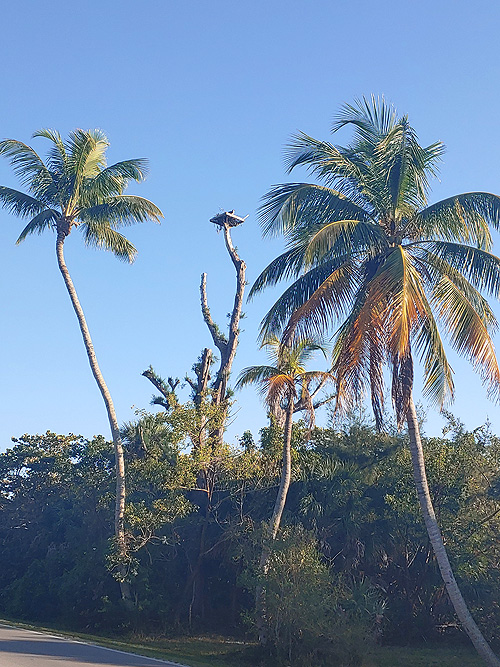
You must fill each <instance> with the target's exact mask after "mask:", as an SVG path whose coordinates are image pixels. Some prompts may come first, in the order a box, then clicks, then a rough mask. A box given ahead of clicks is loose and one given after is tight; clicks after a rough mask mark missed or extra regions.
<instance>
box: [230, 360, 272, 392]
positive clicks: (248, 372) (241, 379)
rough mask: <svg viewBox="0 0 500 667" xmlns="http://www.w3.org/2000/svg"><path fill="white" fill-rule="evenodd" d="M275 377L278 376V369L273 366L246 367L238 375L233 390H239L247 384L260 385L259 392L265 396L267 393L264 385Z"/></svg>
mask: <svg viewBox="0 0 500 667" xmlns="http://www.w3.org/2000/svg"><path fill="white" fill-rule="evenodd" d="M275 375H279V369H278V368H276V367H275V366H248V367H247V368H244V369H243V370H242V371H241V373H240V374H239V376H238V379H237V380H236V384H235V388H236V389H241V388H242V387H246V386H247V385H249V384H259V385H262V386H261V391H262V392H263V393H264V394H265V393H266V392H267V387H266V386H265V383H266V382H268V381H269V380H270V378H272V377H274V376H275Z"/></svg>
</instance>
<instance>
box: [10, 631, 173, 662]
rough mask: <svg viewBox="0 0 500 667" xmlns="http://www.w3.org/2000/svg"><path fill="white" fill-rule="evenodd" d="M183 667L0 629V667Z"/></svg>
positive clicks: (28, 632)
mask: <svg viewBox="0 0 500 667" xmlns="http://www.w3.org/2000/svg"><path fill="white" fill-rule="evenodd" d="M110 665H113V667H162V666H163V667H167V666H168V665H170V667H186V665H179V663H175V662H166V661H164V660H155V659H154V658H143V657H141V656H139V655H132V654H131V653H124V652H122V651H114V650H112V649H108V648H102V647H100V646H93V645H92V644H84V643H82V642H79V641H73V640H71V639H65V638H64V637H56V636H54V635H45V634H42V633H40V632H33V631H32V630H23V629H22V628H15V627H12V626H8V625H0V666H1V667H109V666H110Z"/></svg>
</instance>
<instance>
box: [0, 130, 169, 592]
mask: <svg viewBox="0 0 500 667" xmlns="http://www.w3.org/2000/svg"><path fill="white" fill-rule="evenodd" d="M33 137H43V138H45V139H48V140H49V141H50V143H51V146H50V149H49V151H48V155H47V159H46V160H45V161H44V160H42V158H40V157H39V155H38V154H37V153H36V151H35V150H34V149H33V148H31V147H30V146H27V145H26V144H24V143H22V142H20V141H16V140H14V139H5V140H3V141H0V154H2V155H5V156H6V157H7V158H8V159H9V160H10V162H11V164H12V166H13V168H14V171H15V172H16V174H17V176H18V177H19V178H20V180H21V181H22V183H23V185H24V186H25V187H26V188H27V190H28V193H29V194H25V193H24V192H20V191H18V190H14V189H12V188H8V187H4V186H1V187H0V205H1V206H3V207H4V208H6V209H7V210H9V211H10V212H12V213H14V214H15V215H17V216H18V217H20V218H25V219H28V220H29V222H28V224H27V225H26V226H25V227H24V229H23V231H22V232H21V234H20V236H19V238H18V239H17V243H21V241H24V239H25V238H26V237H27V236H28V235H29V234H41V233H42V232H43V231H45V230H47V229H48V230H51V231H53V232H55V236H56V256H57V263H58V266H59V270H60V271H61V274H62V277H63V280H64V283H65V285H66V289H67V290H68V294H69V296H70V299H71V303H72V305H73V308H74V310H75V313H76V317H77V319H78V324H79V326H80V331H81V333H82V337H83V342H84V345H85V349H86V351H87V356H88V359H89V363H90V367H91V369H92V373H93V375H94V378H95V380H96V382H97V385H98V387H99V390H100V392H101V395H102V398H103V400H104V403H105V405H106V410H107V413H108V419H109V425H110V427H111V433H112V437H113V445H114V452H115V461H116V504H115V538H116V543H117V548H118V555H119V559H120V561H121V563H122V565H121V567H120V572H119V576H120V579H121V590H122V597H123V598H124V599H125V600H129V599H130V592H129V587H128V584H127V582H126V581H125V571H126V568H125V565H124V563H125V562H126V560H127V545H126V539H125V530H124V512H125V466H124V460H123V447H122V441H121V438H120V429H119V427H118V421H117V418H116V413H115V408H114V405H113V401H112V399H111V394H110V393H109V390H108V387H107V386H106V383H105V381H104V378H103V376H102V373H101V371H100V368H99V365H98V363H97V358H96V355H95V351H94V346H93V344H92V339H91V337H90V332H89V329H88V326H87V322H86V320H85V315H84V313H83V310H82V307H81V305H80V302H79V300H78V296H77V293H76V290H75V287H74V285H73V281H72V279H71V276H70V274H69V271H68V268H67V266H66V262H65V260H64V242H65V241H66V238H67V237H68V236H69V235H70V233H71V232H72V231H73V230H74V229H77V230H79V231H81V232H82V234H83V240H84V242H85V244H86V245H87V246H93V247H96V248H103V249H105V250H111V252H113V253H114V254H115V255H116V256H117V257H118V258H119V259H121V260H125V261H129V262H132V261H133V260H134V258H135V255H136V249H135V248H134V246H133V245H132V244H131V243H130V241H128V240H127V239H126V238H125V237H124V236H123V235H122V234H120V233H119V232H118V231H117V230H118V228H120V227H122V226H124V225H130V224H133V223H136V222H144V221H146V220H155V221H159V218H160V217H162V213H161V211H160V209H159V208H158V207H157V206H155V205H154V204H153V203H152V202H150V201H148V200H147V199H143V198H142V197H136V196H133V195H125V194H124V191H125V188H126V186H127V184H128V182H129V181H140V180H142V179H143V178H144V175H145V173H146V166H147V161H146V160H144V159H134V160H125V161H122V162H117V163H116V164H113V165H110V166H107V165H106V150H107V148H108V146H109V143H108V140H107V139H106V137H105V135H104V134H103V133H102V132H101V131H100V130H88V131H84V130H80V129H78V130H75V131H74V132H72V133H70V135H69V137H68V139H67V140H66V141H63V140H62V138H61V136H60V134H59V133H58V132H56V131H54V130H41V131H39V132H35V134H34V135H33Z"/></svg>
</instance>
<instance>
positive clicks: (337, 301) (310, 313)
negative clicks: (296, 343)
mask: <svg viewBox="0 0 500 667" xmlns="http://www.w3.org/2000/svg"><path fill="white" fill-rule="evenodd" d="M358 282H359V275H358V272H357V271H356V269H355V268H354V267H353V265H352V263H351V262H346V263H344V264H342V265H341V266H340V267H339V268H338V269H336V270H335V271H333V272H332V273H331V274H330V275H329V276H328V277H327V278H326V280H324V281H323V282H322V283H321V285H320V286H319V287H318V288H317V289H316V290H315V291H314V292H313V293H312V294H311V296H310V297H309V298H308V299H307V301H305V302H304V303H302V305H300V306H298V307H296V308H294V310H293V312H292V314H291V315H290V317H289V320H288V323H287V325H286V327H285V329H284V331H283V340H284V341H288V340H291V339H292V338H293V337H294V336H299V338H303V337H305V338H308V337H309V336H311V334H312V335H316V336H322V335H323V334H324V333H325V331H327V330H328V328H329V327H330V326H331V325H332V323H333V322H335V320H337V319H338V318H340V317H342V315H343V314H344V313H345V312H346V310H347V308H348V307H349V305H350V304H351V301H352V297H353V294H354V292H355V289H356V287H357V285H358ZM285 294H286V292H285ZM283 296H284V295H283ZM303 296H304V295H302V297H303Z"/></svg>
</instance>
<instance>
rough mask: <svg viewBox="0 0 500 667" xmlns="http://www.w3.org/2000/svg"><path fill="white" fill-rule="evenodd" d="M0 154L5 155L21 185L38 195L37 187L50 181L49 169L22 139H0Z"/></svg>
mask: <svg viewBox="0 0 500 667" xmlns="http://www.w3.org/2000/svg"><path fill="white" fill-rule="evenodd" d="M0 155H5V156H6V157H7V158H8V159H9V161H10V163H11V165H12V167H13V169H14V172H15V174H16V176H17V177H18V178H19V180H20V181H21V183H23V185H25V186H27V187H28V188H29V190H30V191H31V192H33V193H34V194H35V196H38V193H39V189H40V188H41V187H43V186H46V185H47V184H50V183H51V182H52V176H51V174H50V171H49V170H48V168H47V167H46V165H45V163H44V161H43V160H42V158H41V157H40V156H39V155H38V153H36V151H34V150H33V148H31V146H27V145H26V144H24V143H23V142H22V141H16V140H15V139H4V140H3V141H0Z"/></svg>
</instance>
